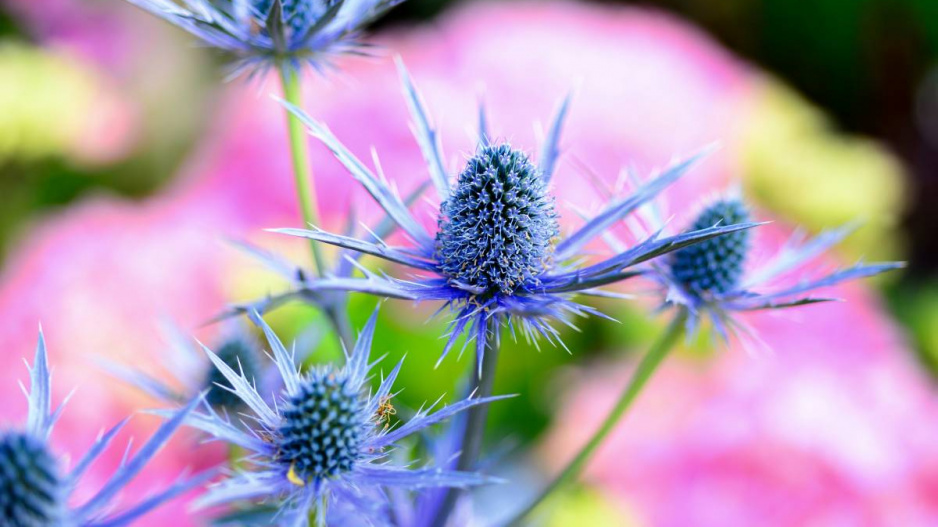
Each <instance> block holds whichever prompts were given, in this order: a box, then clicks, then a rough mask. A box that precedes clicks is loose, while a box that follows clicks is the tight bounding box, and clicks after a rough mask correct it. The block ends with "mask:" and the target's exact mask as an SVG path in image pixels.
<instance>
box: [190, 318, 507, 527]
mask: <svg viewBox="0 0 938 527" xmlns="http://www.w3.org/2000/svg"><path fill="white" fill-rule="evenodd" d="M251 318H252V320H254V321H255V323H256V324H258V325H259V326H260V327H261V328H262V329H263V330H264V333H265V335H266V336H267V340H268V343H269V344H270V347H271V350H272V354H273V359H274V362H275V364H276V366H277V369H278V371H279V372H280V375H281V377H282V380H283V390H282V391H281V393H280V394H279V396H278V397H277V400H276V402H275V404H269V403H268V402H266V401H265V399H264V397H262V396H261V394H260V393H258V391H257V389H256V388H255V387H254V385H253V383H252V382H251V381H250V380H249V379H248V378H246V377H245V376H244V374H243V373H241V372H236V371H235V370H234V369H232V368H231V367H229V366H228V365H227V364H225V362H224V361H222V360H221V359H220V358H219V357H218V356H217V355H216V354H214V353H213V352H211V351H210V350H208V349H207V348H206V349H205V351H206V353H207V354H208V356H209V358H210V359H211V360H212V362H213V363H214V365H215V367H217V368H218V370H219V371H220V372H221V374H222V375H223V376H224V377H225V379H226V380H227V382H228V383H229V384H230V386H231V388H230V389H229V391H230V392H231V393H232V394H233V395H235V396H237V397H239V398H240V399H241V400H242V401H243V403H244V405H245V406H246V407H247V409H248V410H249V413H244V414H243V415H244V419H242V423H241V424H240V425H236V424H234V423H232V422H231V421H230V420H229V419H228V418H227V417H226V416H222V415H219V414H218V413H217V412H215V411H213V410H212V409H211V407H209V406H206V411H205V412H196V413H193V414H192V415H191V416H190V418H189V423H190V424H191V426H193V427H196V428H198V429H200V430H203V431H205V432H207V433H209V434H212V435H214V436H216V437H217V438H219V439H221V440H223V441H225V442H227V443H230V444H233V445H237V446H239V447H241V448H242V449H244V451H245V452H246V456H245V460H244V461H245V463H246V464H247V465H248V466H247V468H245V469H244V470H242V471H239V472H236V473H234V474H232V475H231V477H230V478H228V479H227V480H224V481H222V482H221V483H219V484H218V485H216V486H214V487H211V488H210V489H209V491H208V492H207V493H206V495H205V496H204V497H203V498H202V500H201V504H202V505H205V506H212V505H219V504H227V503H233V504H239V503H243V502H245V501H247V502H249V503H253V504H260V505H264V504H267V505H270V504H273V505H274V506H275V507H277V511H276V513H275V517H274V518H273V519H272V520H271V521H273V522H275V523H277V524H280V525H298V524H305V522H306V520H307V518H308V512H309V511H310V510H311V508H313V507H314V506H315V507H317V510H318V512H319V514H325V513H326V511H327V510H330V509H335V510H343V507H347V506H352V507H353V508H357V509H358V510H360V511H362V514H363V515H365V516H367V517H370V516H371V515H372V513H373V512H374V511H372V509H375V510H376V511H377V512H381V511H383V510H384V509H385V508H386V506H385V505H383V504H381V503H375V502H374V499H375V496H378V497H381V496H383V489H384V487H403V488H426V487H464V486H469V485H478V484H482V483H488V482H491V481H493V480H492V479H491V478H488V477H485V476H482V475H479V474H475V473H468V472H458V471H453V470H446V469H442V468H437V467H423V468H412V467H408V466H398V465H395V464H393V463H391V462H390V461H391V459H390V457H389V454H390V453H391V451H392V450H393V448H394V446H395V445H396V444H397V443H398V441H400V440H401V439H403V438H405V437H407V436H409V435H411V434H413V433H415V432H417V431H420V430H422V429H424V428H426V427H428V426H430V425H433V424H435V423H438V422H440V421H442V420H444V419H446V418H448V417H450V416H452V415H454V414H456V413H458V412H461V411H462V410H465V409H467V408H471V407H473V406H476V405H479V404H487V403H489V402H492V401H495V400H499V399H502V398H504V397H485V398H480V397H470V398H468V399H464V400H462V401H459V402H456V403H453V404H451V405H449V406H445V407H443V408H441V409H439V410H436V411H431V409H429V408H428V409H423V410H421V411H419V412H417V414H416V415H415V416H413V417H412V418H411V419H409V420H408V421H407V422H406V423H403V424H401V425H400V426H398V427H392V426H389V423H388V421H387V419H388V414H389V412H390V411H393V410H391V408H393V407H392V406H389V405H390V398H391V397H392V395H393V393H392V386H393V384H394V381H395V379H396V378H397V375H398V372H399V371H400V368H401V363H398V364H397V366H395V367H394V369H393V370H391V372H390V373H389V374H388V376H387V377H385V378H384V379H383V380H382V382H381V384H380V386H379V387H378V388H377V390H375V391H374V393H371V392H370V390H369V389H368V386H367V380H368V379H369V375H370V374H369V372H370V370H371V368H372V366H373V363H371V362H369V361H370V359H369V354H370V350H371V343H372V339H373V337H374V330H375V323H376V320H377V311H375V314H374V315H373V316H372V317H371V319H370V320H369V321H368V324H367V325H366V326H365V328H364V329H363V330H362V333H361V335H360V336H359V338H358V342H357V343H356V345H355V349H354V350H353V351H352V352H351V354H350V355H349V356H348V359H347V363H346V365H345V367H343V368H336V367H334V366H319V367H314V368H311V369H309V370H308V371H306V372H304V373H300V372H299V371H298V370H297V366H296V365H295V360H294V357H293V354H292V353H290V352H288V351H287V349H286V347H285V346H284V345H283V343H282V342H281V341H280V339H279V338H278V337H277V335H276V334H275V333H274V332H273V330H271V329H270V327H269V326H268V325H267V324H266V323H265V322H264V321H263V319H261V318H260V316H259V315H258V314H257V313H256V312H254V313H252V314H251ZM323 502H325V503H326V506H324V507H323V506H318V505H319V504H320V503H323ZM366 511H368V512H367V514H366Z"/></svg>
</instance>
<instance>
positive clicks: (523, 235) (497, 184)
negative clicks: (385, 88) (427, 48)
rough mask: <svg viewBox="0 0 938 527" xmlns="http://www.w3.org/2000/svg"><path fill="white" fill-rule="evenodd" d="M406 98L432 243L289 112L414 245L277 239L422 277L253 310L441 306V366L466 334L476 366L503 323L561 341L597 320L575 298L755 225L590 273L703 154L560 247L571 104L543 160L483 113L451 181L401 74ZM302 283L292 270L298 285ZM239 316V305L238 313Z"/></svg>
mask: <svg viewBox="0 0 938 527" xmlns="http://www.w3.org/2000/svg"><path fill="white" fill-rule="evenodd" d="M400 69H401V76H402V79H403V85H404V92H405V96H406V99H407V103H408V106H409V107H410V109H411V112H412V114H413V119H414V130H415V135H416V138H417V142H418V143H419V144H420V148H421V150H422V151H423V154H424V157H425V158H426V160H427V162H428V165H429V166H428V169H429V174H430V179H431V181H432V182H433V185H434V187H435V188H436V190H437V194H438V196H439V198H440V200H441V206H440V210H439V215H438V218H439V221H438V225H437V232H436V233H435V234H434V235H431V234H430V233H428V232H427V231H426V230H425V229H424V228H423V226H421V224H420V223H418V222H417V220H416V219H415V218H414V216H413V215H412V214H411V212H410V211H409V209H408V207H407V205H405V204H404V202H403V201H402V200H401V199H400V198H399V197H398V195H397V194H396V193H395V192H394V191H393V190H392V187H391V186H390V184H389V183H388V182H387V181H385V180H384V178H383V177H381V178H379V177H377V176H376V175H375V174H374V173H372V171H371V170H369V169H368V168H367V167H366V166H365V165H364V164H363V163H362V162H361V161H359V160H358V159H357V158H356V157H355V156H354V155H353V154H352V153H351V152H349V151H348V150H347V149H346V148H345V147H344V146H343V145H342V143H341V142H339V140H338V139H337V138H336V137H335V136H334V135H332V133H331V132H330V131H329V129H328V128H326V126H325V125H323V124H321V123H318V122H316V121H314V120H312V119H311V118H310V117H309V116H307V115H306V114H305V113H303V111H302V110H300V109H299V108H296V107H294V106H292V105H289V104H288V103H285V104H286V105H287V107H288V108H289V109H290V110H291V111H293V112H294V114H295V115H297V116H298V117H299V118H300V119H301V120H302V121H303V122H304V123H305V124H306V126H307V127H308V128H309V131H310V133H311V134H312V135H313V136H314V137H316V138H317V139H319V140H320V141H321V142H322V143H323V144H325V145H326V146H327V147H328V148H329V149H330V150H331V151H332V152H333V154H334V155H335V156H336V158H338V159H339V161H341V162H342V163H343V164H344V165H345V167H346V168H347V169H348V171H349V173H350V174H351V176H352V177H353V178H354V179H355V180H356V181H358V182H359V183H360V184H361V185H362V186H363V187H364V188H365V189H366V190H367V191H368V192H369V193H370V194H371V196H372V197H373V198H374V199H375V201H376V202H377V203H378V204H379V205H380V206H381V207H382V208H383V209H384V210H385V211H386V212H387V214H388V216H389V217H390V218H391V219H392V220H393V221H394V223H395V224H396V225H397V226H398V227H399V228H400V229H401V231H403V233H404V234H405V235H406V236H407V237H408V238H409V239H410V242H411V243H412V244H413V245H412V246H410V247H406V248H403V247H401V248H399V247H391V246H389V245H387V244H386V243H385V242H384V241H383V239H382V238H381V237H380V236H372V237H371V238H372V239H356V238H352V237H349V236H343V235H337V234H332V233H328V232H325V231H322V230H319V229H318V228H316V227H315V226H312V227H311V229H276V230H275V231H274V232H279V233H284V234H289V235H293V236H299V237H303V238H309V239H312V240H315V241H318V242H323V243H328V244H332V245H336V246H339V247H343V248H345V249H346V250H348V251H352V252H356V253H360V254H369V255H372V256H377V257H379V258H382V259H384V260H387V261H390V262H394V263H397V264H402V265H404V266H407V267H410V268H412V269H414V270H415V271H416V272H417V273H418V276H416V277H414V278H413V279H410V280H407V281H404V280H398V279H394V278H391V277H387V276H383V275H377V274H375V273H373V272H371V271H369V270H367V269H365V268H363V267H361V266H360V265H359V266H358V268H359V269H360V270H361V272H362V273H364V275H365V276H364V278H354V277H347V276H346V277H340V276H332V277H325V278H322V279H309V280H303V281H301V282H296V281H295V282H294V286H295V290H293V291H291V292H289V293H286V294H285V295H283V296H279V297H274V298H270V299H265V300H263V301H261V302H259V303H257V304H254V305H253V306H247V307H245V306H240V309H241V310H245V309H249V308H250V307H257V308H260V309H270V308H272V307H275V306H276V305H279V304H280V303H282V301H283V299H284V298H287V297H304V296H312V295H316V294H322V292H325V291H332V290H340V291H357V292H362V293H369V294H372V295H376V296H380V297H390V298H399V299H407V300H414V301H426V300H432V301H442V302H443V303H444V306H445V307H450V308H452V309H453V310H454V311H455V312H456V317H455V320H454V321H453V323H452V324H451V327H450V332H449V339H448V341H447V343H446V345H445V347H444V349H443V353H442V355H441V357H440V360H442V359H443V357H445V356H446V355H447V353H449V351H450V350H451V349H452V348H453V346H454V344H455V342H456V340H457V338H458V337H459V336H460V335H461V334H463V333H464V332H466V333H468V334H469V335H470V338H471V339H475V340H476V351H477V353H476V356H477V360H478V364H479V368H480V369H481V366H482V357H483V354H484V351H485V347H486V340H487V339H486V337H487V336H488V335H494V336H495V337H496V338H497V337H498V331H497V329H498V328H499V327H500V326H501V325H502V324H505V325H507V326H509V327H510V328H511V329H512V330H513V331H514V330H515V329H516V328H520V331H521V332H522V333H523V334H524V336H525V338H527V339H528V340H529V341H535V342H536V341H537V339H538V338H539V337H542V338H545V339H547V340H548V341H550V342H552V343H555V344H556V343H559V344H561V345H562V342H560V341H559V338H558V337H559V332H558V331H557V330H556V329H555V328H554V327H553V326H552V325H551V321H554V320H559V321H561V322H562V323H564V324H568V325H571V326H572V322H571V320H570V319H571V317H572V316H574V315H579V316H584V315H586V314H595V315H601V314H600V313H599V312H598V311H596V310H594V309H593V308H590V307H588V306H584V305H581V304H579V303H577V302H574V301H573V300H572V296H573V295H574V294H576V293H581V294H587V295H603V294H607V293H605V292H604V291H601V290H600V288H601V287H602V286H606V285H609V284H613V283H616V282H620V281H623V280H626V279H628V278H631V277H633V276H635V274H636V273H635V272H634V271H632V270H631V269H630V268H631V267H633V266H635V265H637V264H639V263H642V262H645V261H648V260H650V259H652V258H655V257H657V256H660V255H663V254H666V253H668V252H671V251H674V250H677V249H680V248H682V247H686V246H688V245H691V244H693V243H696V242H699V241H702V240H707V239H710V238H713V237H715V236H719V235H722V234H726V233H730V232H736V231H742V230H745V229H748V228H750V227H752V226H753V225H754V224H749V223H746V224H740V225H732V226H710V227H708V228H705V229H701V230H699V231H694V232H689V233H683V234H679V235H676V236H671V237H667V238H662V237H659V236H657V235H652V236H649V237H648V238H647V239H644V240H642V241H641V242H639V243H637V244H636V245H635V246H633V247H630V248H628V249H626V250H623V251H621V252H619V254H616V255H615V256H612V257H610V258H606V259H604V260H602V261H599V262H597V263H593V264H589V265H587V264H584V263H583V262H582V260H583V259H584V248H585V247H586V246H587V245H588V244H589V243H590V242H592V241H593V240H595V239H596V238H597V237H599V236H601V235H602V234H603V233H604V232H605V231H606V230H607V229H608V228H609V227H610V226H612V225H613V224H615V223H616V222H617V221H619V220H620V219H622V218H623V217H624V216H626V215H628V214H629V213H630V212H632V211H634V210H635V209H636V208H638V207H639V206H640V205H641V204H643V203H645V202H646V201H648V200H650V199H652V198H653V197H654V196H655V195H657V194H658V193H659V192H661V190H663V189H664V188H665V187H667V186H668V185H670V184H671V183H673V182H674V181H675V180H677V179H678V178H679V177H681V175H683V174H684V173H685V172H686V171H687V170H688V169H690V168H691V166H693V165H694V163H695V162H696V161H697V160H698V159H699V158H700V157H701V155H698V156H694V157H691V158H690V159H687V160H685V161H682V162H679V163H675V164H674V165H672V166H671V167H669V168H668V169H667V170H665V171H664V172H663V173H661V174H660V175H659V176H658V177H656V178H655V179H654V180H652V181H650V182H649V183H648V184H647V185H645V186H643V187H642V188H640V189H638V190H637V191H636V192H635V193H634V194H632V195H630V196H628V197H626V198H623V199H620V200H616V201H613V202H612V203H610V204H609V205H608V206H607V207H606V208H605V209H604V210H602V211H601V212H600V213H599V214H598V215H596V216H595V217H593V218H591V219H589V220H588V221H586V222H585V224H584V225H583V226H581V227H580V228H579V229H577V230H576V231H574V232H573V233H571V234H570V235H568V236H566V237H563V238H561V236H560V230H559V227H558V223H557V217H558V214H557V211H556V208H555V204H554V198H553V197H552V196H551V195H550V192H549V185H550V180H551V177H552V176H553V174H554V169H555V166H556V163H557V158H558V155H559V140H560V133H561V128H562V124H563V119H564V116H565V115H566V112H567V101H566V100H565V101H564V102H563V103H562V104H561V105H560V106H559V110H558V111H557V113H556V116H555V117H554V119H553V122H552V124H551V126H550V129H549V132H548V134H547V138H546V141H545V143H544V145H543V146H542V148H541V153H540V155H539V157H538V158H537V160H536V161H535V160H534V159H532V157H531V156H529V155H528V154H527V153H525V152H524V151H522V150H520V149H517V148H514V147H512V146H511V145H509V144H507V143H495V142H492V141H491V140H490V137H489V135H488V133H487V132H486V131H485V122H486V119H485V116H484V114H480V134H479V144H478V147H477V149H476V152H475V154H474V155H473V156H472V157H471V158H470V159H469V161H468V162H467V164H466V166H465V167H464V168H463V169H462V170H461V171H460V172H459V173H458V174H457V175H456V177H455V180H453V181H451V178H450V175H449V174H448V173H447V171H446V169H445V168H444V166H445V165H444V163H443V154H442V152H441V147H440V142H439V138H438V136H437V133H436V130H434V129H433V127H432V126H431V124H430V120H429V118H428V115H427V111H426V110H425V109H424V107H423V104H422V102H421V98H420V96H419V94H418V93H417V91H416V88H415V87H414V85H413V83H412V81H411V79H410V77H409V76H408V74H407V72H406V70H405V69H404V68H403V66H401V68H400ZM297 274H298V273H297V272H294V273H293V275H294V276H296V275H297ZM236 309H238V307H237V306H236Z"/></svg>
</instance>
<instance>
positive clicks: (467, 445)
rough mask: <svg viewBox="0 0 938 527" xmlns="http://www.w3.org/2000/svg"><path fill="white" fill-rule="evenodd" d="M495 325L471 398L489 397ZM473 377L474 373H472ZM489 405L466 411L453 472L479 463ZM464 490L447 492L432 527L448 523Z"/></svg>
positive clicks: (495, 353)
mask: <svg viewBox="0 0 938 527" xmlns="http://www.w3.org/2000/svg"><path fill="white" fill-rule="evenodd" d="M498 329H499V328H498V324H493V325H492V327H491V328H490V329H489V332H488V335H487V337H486V345H485V355H483V358H482V372H481V375H480V376H478V377H476V376H475V375H473V378H474V379H475V380H474V381H473V391H474V392H475V397H489V396H490V395H492V386H493V384H494V382H495V369H496V368H495V366H496V364H497V363H498V340H499V339H498ZM473 373H475V372H474V371H473ZM488 408H489V405H487V404H482V405H478V406H473V407H472V408H470V409H469V410H468V416H467V417H466V429H465V431H464V432H463V438H462V449H461V454H460V456H459V461H458V462H457V463H456V470H463V471H471V470H475V468H476V464H477V463H478V461H479V454H480V453H481V451H482V439H483V436H484V433H485V421H486V418H487V417H488ZM462 492H465V490H464V489H449V490H448V491H447V492H446V497H445V498H443V503H442V504H441V505H440V508H439V509H438V510H437V514H436V517H435V518H434V519H433V523H432V525H433V527H443V526H445V525H446V522H447V520H448V519H449V515H450V513H452V511H453V508H454V507H455V506H456V501H457V500H458V499H459V495H460V493H462Z"/></svg>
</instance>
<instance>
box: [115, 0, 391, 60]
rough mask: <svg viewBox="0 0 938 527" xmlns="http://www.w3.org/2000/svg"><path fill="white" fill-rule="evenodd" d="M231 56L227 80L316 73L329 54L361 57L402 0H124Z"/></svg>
mask: <svg viewBox="0 0 938 527" xmlns="http://www.w3.org/2000/svg"><path fill="white" fill-rule="evenodd" d="M128 1H129V2H130V3H132V4H134V5H137V6H139V7H141V8H143V9H145V10H147V11H149V12H150V13H153V14H154V15H156V16H158V17H160V18H163V19H164V20H167V21H169V22H170V23H172V24H174V25H176V26H179V27H180V28H182V29H184V30H186V31H188V32H189V33H192V34H193V35H195V36H196V37H198V38H199V39H201V40H202V41H203V42H204V43H206V44H208V45H209V46H212V47H215V48H219V49H222V50H225V51H227V52H229V53H231V54H232V55H233V56H234V57H235V63H234V65H233V68H232V76H235V75H237V74H239V73H241V72H243V71H249V72H250V74H251V75H255V74H258V73H264V72H266V70H268V69H269V68H270V67H272V66H276V67H286V68H287V69H288V70H290V71H297V70H299V69H301V68H302V67H303V66H304V65H309V66H312V67H314V68H316V69H319V70H322V69H323V68H324V66H325V65H326V64H327V61H328V59H329V57H330V56H331V55H334V54H338V53H348V52H356V51H357V52H359V53H360V52H361V49H360V48H361V45H360V44H359V43H357V41H356V39H357V37H358V36H359V35H360V33H361V30H362V29H363V27H364V26H365V25H367V24H368V22H370V21H371V20H374V19H375V18H377V17H378V16H380V15H382V14H384V12H386V11H387V10H388V9H390V8H392V7H394V6H395V5H397V4H399V3H400V2H402V1H403V0H128Z"/></svg>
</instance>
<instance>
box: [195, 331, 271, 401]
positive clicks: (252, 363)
mask: <svg viewBox="0 0 938 527" xmlns="http://www.w3.org/2000/svg"><path fill="white" fill-rule="evenodd" d="M215 354H216V355H218V358H219V359H221V360H222V361H223V362H224V363H225V364H227V365H228V367H230V368H231V369H232V370H234V371H241V372H244V377H245V378H247V379H252V380H253V379H256V378H257V377H259V376H260V375H261V373H262V369H261V364H260V357H259V356H258V351H257V350H255V349H253V348H252V347H251V343H250V342H249V341H248V340H247V339H244V338H241V337H240V336H235V337H232V338H230V339H228V340H226V341H225V342H224V343H223V344H222V345H221V346H220V347H219V348H218V350H217V351H216V352H215ZM204 387H205V389H206V390H208V393H207V394H206V395H205V402H207V403H208V404H209V405H211V406H212V408H214V409H216V410H222V409H227V410H237V409H239V408H241V407H242V406H243V401H242V400H241V398H240V397H238V396H237V395H235V394H233V393H231V391H230V390H228V389H226V388H229V389H230V388H231V383H230V382H228V380H227V379H226V378H225V376H224V375H223V374H222V373H221V372H220V371H219V370H218V368H209V369H208V372H206V374H205V381H204Z"/></svg>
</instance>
